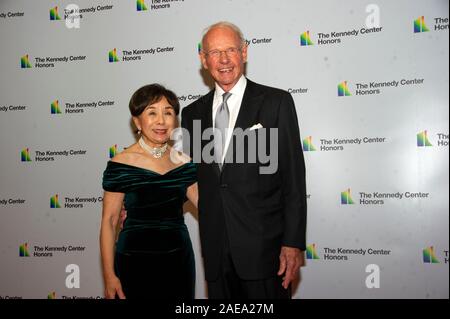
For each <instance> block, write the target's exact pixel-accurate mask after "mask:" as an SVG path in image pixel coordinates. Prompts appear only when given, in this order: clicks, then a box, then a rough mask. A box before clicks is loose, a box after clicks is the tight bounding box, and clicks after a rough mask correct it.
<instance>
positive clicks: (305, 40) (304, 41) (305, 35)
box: [300, 31, 313, 47]
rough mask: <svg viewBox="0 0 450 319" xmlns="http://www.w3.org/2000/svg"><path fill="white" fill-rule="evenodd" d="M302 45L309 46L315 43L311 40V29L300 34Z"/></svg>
mask: <svg viewBox="0 0 450 319" xmlns="http://www.w3.org/2000/svg"><path fill="white" fill-rule="evenodd" d="M300 45H301V46H302V47H303V46H308V45H313V42H312V41H311V37H310V35H309V31H306V32H304V33H302V34H301V35H300Z"/></svg>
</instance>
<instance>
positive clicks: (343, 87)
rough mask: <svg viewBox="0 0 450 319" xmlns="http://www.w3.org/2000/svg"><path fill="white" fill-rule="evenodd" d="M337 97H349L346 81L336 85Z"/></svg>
mask: <svg viewBox="0 0 450 319" xmlns="http://www.w3.org/2000/svg"><path fill="white" fill-rule="evenodd" d="M338 96H351V94H350V91H349V89H348V84H347V81H344V82H342V83H339V84H338Z"/></svg>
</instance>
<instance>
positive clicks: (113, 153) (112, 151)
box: [109, 144, 117, 158]
mask: <svg viewBox="0 0 450 319" xmlns="http://www.w3.org/2000/svg"><path fill="white" fill-rule="evenodd" d="M116 154H117V144H116V145H113V146H111V147H110V148H109V158H113V157H114V156H116Z"/></svg>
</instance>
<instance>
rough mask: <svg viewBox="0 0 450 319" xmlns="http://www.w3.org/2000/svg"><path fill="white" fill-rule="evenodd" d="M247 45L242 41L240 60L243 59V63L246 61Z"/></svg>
mask: <svg viewBox="0 0 450 319" xmlns="http://www.w3.org/2000/svg"><path fill="white" fill-rule="evenodd" d="M247 49H248V45H247V43H244V45H243V46H242V60H243V61H244V63H247V54H248V50H247Z"/></svg>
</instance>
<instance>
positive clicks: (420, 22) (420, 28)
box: [414, 16, 430, 33]
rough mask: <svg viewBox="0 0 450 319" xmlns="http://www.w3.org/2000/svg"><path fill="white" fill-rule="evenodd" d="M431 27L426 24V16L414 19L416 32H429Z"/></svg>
mask: <svg viewBox="0 0 450 319" xmlns="http://www.w3.org/2000/svg"><path fill="white" fill-rule="evenodd" d="M428 31H430V29H428V28H427V26H426V25H425V17H424V16H421V17H419V18H418V19H417V20H414V33H421V32H428Z"/></svg>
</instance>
